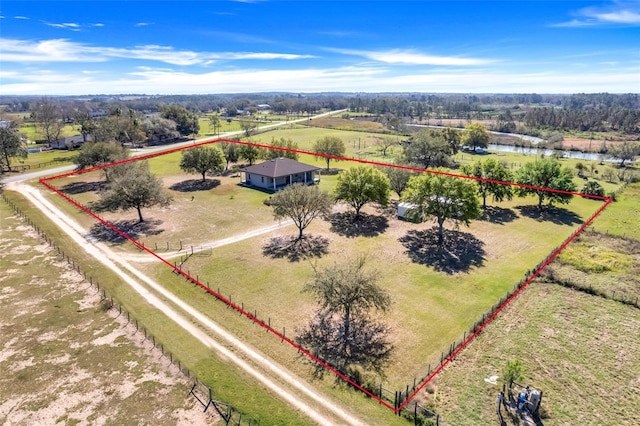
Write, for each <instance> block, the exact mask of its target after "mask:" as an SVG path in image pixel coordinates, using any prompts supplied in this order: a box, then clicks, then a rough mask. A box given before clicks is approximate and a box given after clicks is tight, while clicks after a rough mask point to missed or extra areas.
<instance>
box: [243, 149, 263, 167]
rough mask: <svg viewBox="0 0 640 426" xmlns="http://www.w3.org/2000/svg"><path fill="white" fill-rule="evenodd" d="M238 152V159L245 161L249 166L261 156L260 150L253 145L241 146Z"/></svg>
mask: <svg viewBox="0 0 640 426" xmlns="http://www.w3.org/2000/svg"><path fill="white" fill-rule="evenodd" d="M239 152H240V158H244V159H245V160H247V161H248V162H249V165H252V164H253V162H254V161H256V160H257V159H258V158H260V157H261V156H262V155H263V154H262V149H261V148H259V147H257V146H255V145H242V146H241V147H240V150H239Z"/></svg>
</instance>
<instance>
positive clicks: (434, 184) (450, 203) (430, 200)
mask: <svg viewBox="0 0 640 426" xmlns="http://www.w3.org/2000/svg"><path fill="white" fill-rule="evenodd" d="M438 172H443V173H444V171H443V170H438ZM476 192H477V189H476V186H475V184H474V183H473V182H470V181H469V180H467V179H462V178H459V177H453V176H447V175H445V174H440V173H438V174H433V173H424V174H421V175H419V176H414V177H412V178H411V179H410V180H409V185H408V187H407V189H406V191H405V193H404V196H403V201H407V202H409V203H412V204H415V205H416V206H417V208H416V209H415V214H418V215H420V216H423V217H429V216H432V217H434V218H435V219H436V221H437V223H438V245H439V246H442V245H443V243H444V222H445V221H446V220H447V219H449V220H452V221H453V222H454V223H455V224H456V225H459V224H461V223H463V224H465V225H467V226H469V223H470V222H471V221H472V220H473V219H477V218H479V217H480V216H481V215H482V210H481V209H480V204H479V203H478V199H477V197H476Z"/></svg>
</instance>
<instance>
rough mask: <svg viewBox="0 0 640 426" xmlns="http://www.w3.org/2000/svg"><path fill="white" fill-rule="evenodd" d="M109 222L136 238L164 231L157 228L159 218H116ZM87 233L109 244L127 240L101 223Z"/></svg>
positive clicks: (160, 222) (159, 222) (159, 221)
mask: <svg viewBox="0 0 640 426" xmlns="http://www.w3.org/2000/svg"><path fill="white" fill-rule="evenodd" d="M111 224H112V225H113V226H115V227H116V228H118V229H119V230H121V231H122V232H124V233H125V234H127V235H129V236H130V237H131V238H134V239H136V240H137V239H138V238H140V237H141V236H149V235H158V234H161V233H162V232H163V231H164V230H163V229H158V227H159V226H160V225H161V224H162V221H161V220H147V221H144V222H138V221H137V220H117V221H115V222H112V223H111ZM89 233H90V234H91V236H92V237H93V238H95V239H97V240H99V241H103V242H107V243H111V244H122V243H124V242H126V241H127V239H126V238H125V237H123V236H122V235H120V234H119V233H117V232H116V231H114V230H113V229H111V228H109V227H108V226H106V225H104V224H103V223H96V224H95V225H93V226H92V227H91V230H90V231H89Z"/></svg>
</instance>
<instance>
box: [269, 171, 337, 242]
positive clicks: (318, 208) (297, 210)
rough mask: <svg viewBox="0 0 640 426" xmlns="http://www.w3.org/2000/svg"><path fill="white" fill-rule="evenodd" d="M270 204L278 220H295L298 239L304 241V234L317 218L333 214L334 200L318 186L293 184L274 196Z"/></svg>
mask: <svg viewBox="0 0 640 426" xmlns="http://www.w3.org/2000/svg"><path fill="white" fill-rule="evenodd" d="M269 203H270V205H271V207H273V216H274V217H275V218H276V219H283V218H290V219H291V220H293V222H294V223H295V225H296V226H297V227H298V231H299V234H298V239H302V232H303V231H304V230H305V229H306V228H307V226H309V225H310V224H311V222H312V221H313V220H314V219H315V218H317V217H319V216H326V215H328V214H329V213H330V212H331V206H332V205H333V199H332V197H331V196H330V195H329V194H328V193H326V192H324V191H320V189H318V187H316V186H307V185H302V184H293V185H289V186H287V187H286V188H285V189H283V190H282V191H279V192H277V193H276V194H275V195H273V197H271V200H270V202H269Z"/></svg>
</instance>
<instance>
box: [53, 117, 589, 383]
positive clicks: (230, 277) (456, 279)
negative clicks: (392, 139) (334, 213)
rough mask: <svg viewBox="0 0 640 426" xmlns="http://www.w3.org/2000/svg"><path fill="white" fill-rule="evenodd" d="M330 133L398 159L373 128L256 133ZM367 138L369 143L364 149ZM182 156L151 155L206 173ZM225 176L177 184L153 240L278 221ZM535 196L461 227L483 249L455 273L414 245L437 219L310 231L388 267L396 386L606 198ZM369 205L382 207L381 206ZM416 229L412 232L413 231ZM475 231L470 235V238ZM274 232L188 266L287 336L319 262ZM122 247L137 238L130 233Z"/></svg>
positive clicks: (161, 272)
mask: <svg viewBox="0 0 640 426" xmlns="http://www.w3.org/2000/svg"><path fill="white" fill-rule="evenodd" d="M326 134H334V135H339V136H341V137H343V139H344V140H345V142H347V150H348V151H347V154H346V155H347V156H352V157H355V158H357V157H358V156H360V157H361V158H367V159H375V160H377V161H384V162H386V161H389V162H390V161H391V156H388V157H386V158H385V157H382V156H381V155H380V153H379V152H378V151H377V149H376V147H375V146H374V141H375V137H376V135H373V134H362V133H356V132H346V131H341V130H327V129H318V128H312V129H309V128H303V127H299V126H292V128H290V129H284V130H278V131H273V132H268V133H265V134H261V135H256V136H254V137H252V141H254V142H259V143H266V144H268V143H269V141H270V140H271V138H272V137H278V138H279V137H285V138H291V139H293V140H294V141H297V142H298V144H299V145H300V148H301V149H311V146H312V144H313V142H314V141H315V140H316V139H317V138H319V137H322V136H324V135H326ZM347 138H349V139H347ZM358 145H360V150H359V149H358ZM365 146H367V148H366V149H367V150H368V151H366V152H365V153H364V154H363V152H364V151H363V149H365V148H364V147H365ZM520 155H521V154H520ZM525 157H527V158H524V159H521V161H522V160H525V161H526V160H533V159H534V158H535V157H532V156H525ZM179 160H180V154H179V153H176V154H170V155H166V156H161V157H157V158H154V159H152V160H150V165H151V170H152V171H153V172H154V173H157V174H159V175H161V176H162V177H163V179H164V180H165V185H166V186H168V187H171V186H172V185H175V184H179V183H180V182H183V181H185V180H198V179H199V177H198V176H197V175H190V176H189V175H184V174H182V172H180V171H179V168H178V163H179ZM301 161H305V162H307V163H310V164H314V163H317V165H318V166H319V167H324V161H323V160H320V161H316V160H315V159H314V158H307V157H305V156H303V158H301ZM354 164H355V163H351V162H346V161H342V162H332V163H331V167H338V168H343V169H344V168H348V167H352V166H353V165H354ZM102 179H103V177H102V175H101V172H93V173H92V174H86V175H81V176H76V177H70V178H65V179H64V180H60V181H55V182H54V183H55V185H56V186H57V187H59V188H62V187H64V185H66V184H69V183H74V182H76V183H77V182H83V181H99V180H102ZM210 179H211V178H210ZM215 179H217V180H218V181H219V184H218V185H217V186H215V187H214V188H212V189H210V190H206V191H195V192H181V191H176V190H172V191H171V192H172V195H173V196H174V203H173V204H172V206H171V207H169V208H168V209H149V210H148V211H146V212H145V211H143V214H145V217H146V218H148V219H149V220H150V222H152V225H153V226H154V228H152V229H153V231H154V233H155V232H156V231H157V232H158V233H157V234H156V235H146V236H145V235H144V234H141V235H138V236H137V237H138V238H139V239H140V240H141V241H142V242H144V243H145V245H146V246H148V247H151V248H154V247H156V246H157V247H158V248H159V249H160V250H162V248H163V247H165V246H166V243H167V242H169V243H170V245H171V248H172V249H175V248H176V247H177V245H178V242H182V244H183V246H184V249H185V253H187V252H188V250H189V247H190V246H194V247H196V248H197V247H198V246H200V245H203V244H206V243H208V242H211V241H215V240H219V239H222V238H226V237H229V236H232V235H236V234H238V232H240V231H245V230H247V229H246V228H247V224H251V226H252V228H257V227H261V226H267V225H270V224H273V223H274V221H273V218H272V215H271V209H270V208H269V207H267V206H265V205H264V204H263V203H262V201H263V200H264V199H265V198H267V197H268V194H265V193H262V192H259V191H255V190H251V189H247V188H242V187H239V186H238V185H237V183H238V181H239V178H237V177H219V178H215ZM335 179H336V176H335V175H327V176H322V180H321V188H322V189H324V190H328V191H330V190H331V189H332V188H333V186H334V185H335ZM73 196H74V198H76V199H77V200H78V201H80V202H82V203H85V204H89V203H90V202H91V201H95V200H96V199H97V197H96V195H95V193H92V192H85V193H79V194H74V195H73ZM54 198H55V197H54ZM64 204H66V203H63V208H64V209H65V210H66V211H68V212H69V213H71V214H72V215H73V216H74V217H75V218H76V219H77V220H78V221H79V222H81V223H82V224H83V225H84V226H87V227H91V226H92V225H93V223H94V221H93V219H91V218H88V217H87V216H86V215H84V214H82V213H80V212H78V211H77V209H76V208H74V207H71V206H69V205H66V206H64ZM533 204H534V200H533V199H529V200H526V199H515V200H513V201H511V202H505V203H502V204H500V208H502V209H503V212H505V213H506V214H507V217H508V220H506V221H504V222H493V223H492V222H487V221H476V222H474V223H473V224H472V226H471V228H469V229H466V228H462V229H461V230H460V231H461V232H468V233H469V234H466V235H468V236H471V238H473V240H472V241H474V242H476V244H477V245H478V247H479V248H480V250H479V252H480V253H481V255H480V256H479V257H478V258H476V260H473V258H474V256H473V255H472V254H471V255H470V254H467V255H466V256H467V257H468V258H469V259H471V260H469V259H468V262H469V263H468V264H467V265H466V266H465V267H463V268H461V269H459V270H457V271H455V270H454V271H453V273H450V272H446V271H442V270H440V271H438V270H436V269H434V268H433V264H430V263H429V262H431V261H432V260H429V256H425V258H424V259H420V258H419V256H418V257H417V258H416V257H415V256H414V258H412V257H411V256H410V254H411V252H412V251H415V250H420V247H421V246H420V236H421V235H423V234H421V233H420V232H422V231H424V230H425V229H427V228H429V227H430V226H431V225H430V224H426V225H417V226H416V225H410V224H407V223H404V222H399V221H397V220H396V219H394V218H388V219H387V220H386V225H387V229H386V230H385V231H384V232H383V233H380V234H379V235H377V236H375V237H362V236H361V237H356V238H353V237H347V236H344V235H340V234H339V233H336V232H334V231H333V230H332V229H331V227H330V225H329V224H328V223H326V222H323V221H317V222H316V223H314V224H313V225H312V227H311V228H310V229H309V231H308V232H309V233H310V234H312V235H320V236H325V237H327V238H328V239H329V245H328V253H327V255H325V256H323V257H322V258H321V259H319V260H317V261H314V262H317V263H318V264H320V265H322V264H326V263H330V262H333V261H334V260H335V259H339V258H345V257H349V256H353V255H355V254H360V253H365V254H367V255H368V256H369V257H370V264H371V265H375V267H376V268H377V269H381V270H382V273H381V274H380V275H381V283H382V284H383V286H384V287H385V288H387V289H389V291H390V292H391V293H392V295H393V298H394V307H393V310H392V311H391V312H390V313H389V314H388V316H387V320H388V321H389V323H390V324H391V325H392V327H393V329H394V335H395V336H396V345H397V347H398V351H397V356H396V359H395V360H394V363H393V365H392V366H391V367H390V368H389V370H388V372H387V376H388V377H387V378H386V379H385V380H384V383H385V386H386V387H387V386H388V387H390V388H391V389H395V388H399V387H404V386H405V385H406V384H407V383H409V384H411V383H412V382H413V379H414V378H418V379H420V378H421V377H422V376H424V374H426V370H427V366H428V365H429V364H431V365H432V366H433V365H435V364H436V363H437V362H439V359H440V352H441V351H443V350H446V349H447V348H448V347H449V344H450V343H451V342H453V341H454V340H459V339H460V338H462V335H463V333H464V332H465V331H467V330H468V329H469V327H470V326H471V325H472V324H473V322H475V321H476V320H478V319H479V318H480V316H481V315H482V313H483V312H485V311H486V310H487V309H489V307H490V306H491V305H493V304H494V303H495V302H496V301H497V300H498V299H499V298H500V297H501V296H503V295H504V294H505V293H506V292H507V291H508V290H510V289H511V288H512V287H513V285H514V284H515V283H517V282H518V281H519V280H520V279H521V278H522V277H523V275H524V273H525V272H526V271H528V270H530V269H532V268H533V267H534V266H535V265H536V264H537V263H538V262H539V261H540V260H541V259H543V258H544V257H545V256H546V255H547V254H549V253H550V251H551V249H552V248H554V247H556V246H558V245H559V244H560V243H561V242H562V241H563V240H564V239H565V238H566V237H568V236H569V235H570V233H571V232H573V230H575V229H576V228H577V226H578V224H579V223H581V222H582V221H583V220H585V219H586V218H587V217H589V216H590V215H591V214H592V213H593V212H594V211H595V210H596V209H597V208H598V207H599V202H597V201H592V200H585V199H581V198H577V199H574V200H573V201H572V203H571V204H570V205H569V206H568V207H567V208H566V210H561V211H560V213H561V215H560V216H558V217H555V218H554V217H553V215H551V216H547V217H536V214H535V212H534V211H531V209H529V208H527V207H526V206H527V205H533ZM171 213H174V214H171ZM369 213H372V214H375V212H373V211H372V210H370V211H369ZM101 215H103V216H104V217H105V218H107V219H108V220H121V221H122V220H133V219H134V218H135V214H134V213H133V212H130V213H125V214H122V213H117V214H112V213H101ZM185 218H188V220H185ZM412 227H413V228H412ZM295 232H296V230H295V228H294V227H289V228H284V229H282V230H279V231H277V232H276V233H275V234H279V235H293V234H295ZM410 232H413V233H410ZM411 235H413V237H412V238H407V236H411ZM464 235H465V234H463V237H464ZM468 236H467V237H465V238H469V237H468ZM269 237H270V236H263V237H256V238H253V239H250V240H245V241H242V242H239V243H236V244H233V245H230V246H226V247H224V248H222V249H216V250H214V251H207V252H206V253H205V254H203V255H201V256H193V257H191V258H190V259H189V260H188V261H187V262H186V263H185V264H184V266H183V268H184V269H185V270H188V271H189V272H190V273H191V274H192V275H194V276H195V275H198V277H199V279H200V280H201V281H202V282H205V283H206V282H209V283H210V284H211V286H212V287H213V288H214V289H217V288H218V287H219V288H220V291H221V293H222V294H223V295H225V296H229V295H231V296H232V299H233V300H234V301H238V302H242V303H244V304H245V307H246V308H247V310H249V311H257V312H258V314H259V317H260V318H263V319H267V318H271V319H272V321H273V323H274V325H276V326H277V327H285V328H286V330H288V334H287V335H290V334H289V333H293V332H294V330H295V329H296V328H297V327H299V326H301V325H302V324H303V323H304V320H305V318H307V317H308V314H309V312H311V311H312V310H313V303H312V301H311V300H310V298H309V296H308V295H306V294H303V293H301V292H300V289H301V288H302V285H303V284H304V283H305V282H306V281H308V280H309V279H310V277H311V274H312V268H311V266H310V264H309V263H308V262H298V263H294V262H290V261H289V260H287V259H272V258H270V257H265V256H264V254H263V249H264V247H265V245H266V244H267V243H268V241H269ZM403 237H404V238H405V239H406V240H407V241H406V242H405V243H402V242H400V239H401V238H403ZM116 248H117V249H118V250H131V249H132V247H131V246H130V245H126V244H125V245H118V246H117V247H116ZM161 254H162V252H161ZM476 257H477V256H476ZM473 262H476V263H475V264H474V263H473ZM463 264H464V262H463ZM382 265H384V266H382ZM145 268H146V270H147V271H148V272H150V273H152V274H155V276H156V277H157V278H158V279H159V280H160V281H162V282H167V285H168V286H169V287H171V288H172V289H173V290H174V291H176V292H178V293H180V294H184V297H185V298H186V299H188V300H195V299H199V298H202V296H201V294H202V293H201V291H198V290H196V289H194V288H188V287H189V286H186V287H185V284H184V282H181V281H180V280H178V282H175V281H176V280H175V275H173V274H171V273H170V272H169V271H168V269H167V268H166V267H162V266H160V267H145ZM256 271H260V272H259V273H256ZM172 282H173V283H172ZM209 299H211V298H209ZM274 301H277V303H274ZM197 303H198V304H201V305H202V306H201V310H203V311H205V312H211V313H213V312H218V313H217V314H216V315H220V312H219V311H220V309H221V306H220V305H221V304H220V303H217V302H215V301H213V300H206V298H205V300H202V301H200V300H198V302H197ZM222 311H223V312H224V309H222ZM225 325H227V326H228V327H229V328H230V330H232V331H234V332H235V333H237V334H238V335H240V336H243V337H246V339H247V340H248V341H249V342H250V343H252V344H254V345H256V346H260V347H264V348H265V350H267V351H268V352H269V354H270V355H271V356H273V357H274V358H275V359H277V360H278V361H280V362H283V363H284V364H286V365H289V364H291V363H292V355H291V353H290V351H289V350H288V349H283V348H282V346H281V345H280V343H279V341H277V339H275V340H274V339H273V338H272V339H266V340H265V337H264V334H262V333H257V334H256V333H254V332H253V331H252V328H255V326H252V325H251V324H249V323H248V322H247V321H246V320H244V321H237V320H236V319H229V323H226V322H225ZM408 360H409V361H408ZM294 368H295V369H297V371H298V372H299V373H300V374H306V373H308V370H307V369H306V368H304V367H301V366H299V365H296V366H295V367H294Z"/></svg>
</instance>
